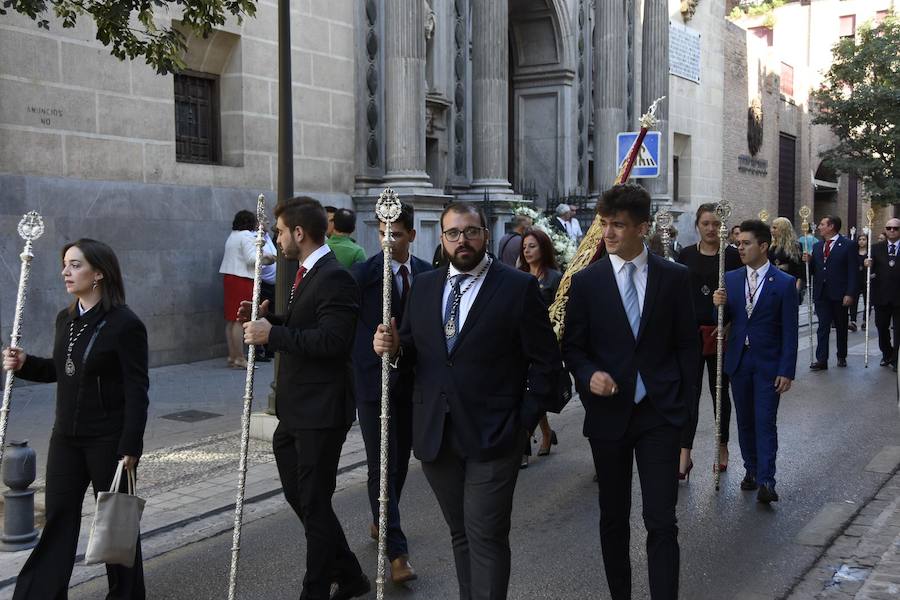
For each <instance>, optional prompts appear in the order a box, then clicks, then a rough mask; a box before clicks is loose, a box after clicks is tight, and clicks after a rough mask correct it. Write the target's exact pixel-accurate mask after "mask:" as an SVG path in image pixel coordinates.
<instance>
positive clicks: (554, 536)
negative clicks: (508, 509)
mask: <svg viewBox="0 0 900 600" xmlns="http://www.w3.org/2000/svg"><path fill="white" fill-rule="evenodd" d="M855 337H856V338H859V336H858V335H857V336H855ZM860 340H861V338H860V339H859V340H857V339H855V338H854V337H853V336H852V337H851V343H852V342H858V341H860ZM860 354H861V347H859V346H857V347H856V348H854V349H851V357H850V367H849V368H847V369H837V368H832V369H831V370H829V371H827V372H823V373H809V372H808V371H807V369H806V368H805V359H804V356H805V354H804V352H802V351H801V359H800V361H799V362H800V365H799V366H800V368H799V369H798V380H797V381H796V382H795V387H794V389H793V390H792V391H791V392H790V393H789V394H787V395H786V396H784V397H783V399H782V404H781V409H780V411H779V433H780V438H781V439H780V450H779V455H778V481H779V483H778V491H779V494H780V495H781V501H780V502H779V503H777V504H773V505H771V507H765V506H762V505H759V504H757V503H756V501H755V494H752V493H746V492H741V491H740V490H739V488H738V483H739V481H740V479H741V477H742V476H743V469H742V468H741V463H740V459H739V457H738V446H737V434H736V432H735V428H734V422H733V419H732V442H731V450H732V455H731V456H732V460H731V466H730V467H729V470H728V472H727V473H725V474H723V478H722V489H721V491H720V492H719V493H718V494H717V493H715V492H714V490H713V482H712V462H713V448H714V437H713V428H712V410H711V408H710V400H709V397H708V395H707V396H704V398H702V399H701V421H700V428H699V430H698V434H697V441H696V444H695V452H694V456H695V458H694V460H695V462H696V467H695V469H694V472H693V474H692V477H691V479H690V481H689V482H688V483H687V484H682V485H681V489H680V496H679V504H678V515H679V525H680V535H679V540H680V543H681V594H680V597H682V598H686V599H690V600H695V599H707V598H708V599H716V600H720V599H755V600H756V599H763V598H778V597H781V596H782V595H783V594H785V593H786V592H787V591H788V590H789V589H790V587H791V585H792V584H793V583H794V582H795V581H796V580H797V579H798V578H799V577H800V576H801V575H802V574H803V573H804V572H805V571H806V570H807V569H808V568H809V567H810V566H811V565H812V564H813V562H814V560H815V559H816V557H817V556H818V555H819V554H820V553H821V551H822V549H821V548H820V547H809V546H801V545H798V544H796V543H795V542H794V538H795V536H796V535H797V533H798V532H799V531H800V530H801V529H802V528H803V526H804V525H805V524H807V523H808V522H809V521H810V519H811V518H812V517H813V516H814V515H816V513H817V512H818V511H819V510H820V509H821V508H822V506H823V505H824V504H825V503H827V502H844V503H853V505H854V506H856V507H859V506H861V505H862V504H863V503H865V501H866V500H868V499H869V498H870V497H871V496H872V495H873V494H874V492H875V490H877V488H878V487H879V486H880V484H881V483H882V482H883V481H884V480H885V479H886V478H887V476H886V475H882V474H876V473H870V472H866V471H864V468H865V466H866V465H867V463H868V462H869V461H870V460H871V459H872V457H873V456H874V455H875V454H876V453H878V451H879V450H881V449H882V447H883V446H885V445H896V444H897V443H898V439H900V435H898V433H900V427H898V413H897V400H896V392H895V390H896V379H895V376H894V374H892V373H891V372H890V371H889V370H887V369H884V368H879V367H878V366H877V359H876V360H875V361H874V363H873V365H872V366H870V367H869V369H867V370H864V369H863V366H862V356H861V355H860ZM582 418H583V409H582V408H581V406H580V405H578V404H575V405H571V406H569V407H567V409H566V411H565V412H564V413H563V414H562V415H558V416H552V417H551V422H552V424H553V427H554V428H555V429H556V431H557V432H558V434H559V439H560V445H559V446H557V447H555V448H554V451H553V454H552V455H551V456H550V457H548V458H540V459H534V460H533V463H532V466H531V467H530V468H529V469H527V470H525V471H522V472H521V474H520V478H519V483H518V487H517V490H516V502H515V508H514V514H513V531H512V535H511V544H512V548H513V567H512V578H511V583H510V593H509V597H510V598H511V599H519V598H521V599H526V598H527V599H532V598H547V599H555V600H556V599H585V598H592V599H593V598H608V597H609V594H608V590H607V588H606V581H605V578H604V574H603V568H602V563H601V556H600V547H599V540H598V533H597V530H598V518H599V517H598V512H599V511H598V508H597V501H596V485H597V484H595V483H593V481H592V463H591V459H590V452H589V447H588V444H587V442H586V440H585V439H584V438H583V437H582V435H581V422H582ZM334 504H335V508H336V511H337V513H338V515H339V517H340V518H341V521H342V523H343V525H344V530H345V531H346V532H347V536H348V539H349V541H350V545H351V547H352V548H353V550H354V551H355V552H356V553H357V556H358V557H359V559H360V561H361V563H362V564H363V566H364V569H365V570H366V571H367V572H368V573H369V574H370V577H372V580H373V585H374V572H375V556H376V547H375V544H374V543H373V542H372V541H371V540H370V539H369V537H368V524H369V522H370V520H371V519H370V515H369V510H368V503H367V501H366V495H365V488H364V486H363V485H362V484H358V485H354V486H351V487H348V488H347V489H345V490H344V491H342V492H339V493H338V494H337V495H336V496H335V499H334ZM401 509H402V511H403V512H402V514H403V522H404V528H405V531H406V533H407V536H408V537H409V540H410V549H411V561H412V563H413V564H414V565H415V567H416V568H417V570H418V572H419V574H420V579H419V580H418V581H415V582H412V583H411V584H410V585H409V586H408V587H395V586H392V585H388V589H387V594H386V596H387V597H389V598H413V597H415V598H423V599H428V600H438V599H452V598H456V597H458V595H457V594H458V592H457V587H456V581H455V574H454V567H453V559H452V554H451V549H450V540H449V534H448V530H447V527H446V525H445V523H444V521H443V519H442V517H441V514H440V512H439V510H438V508H437V505H436V502H435V500H434V497H433V495H432V494H431V491H430V489H429V488H428V486H427V483H426V481H425V479H424V477H423V475H422V472H421V469H420V468H419V465H418V464H414V465H413V466H412V468H411V472H410V476H409V479H408V483H407V488H406V490H405V492H404V496H403V502H402V504H401ZM640 510H641V500H640V494H639V488H638V484H637V480H636V481H635V491H634V505H633V514H632V561H633V567H634V597H635V598H646V597H649V593H648V591H647V575H646V562H645V554H644V550H643V547H644V542H645V534H644V530H643V524H642V522H641V518H640ZM230 547H231V535H230V532H226V533H225V534H222V535H219V536H216V537H213V538H210V539H207V540H204V541H202V542H198V543H195V544H192V545H189V546H186V547H183V548H181V549H179V550H176V551H173V552H170V553H168V554H165V555H162V556H160V557H157V558H155V559H152V560H149V561H147V562H146V564H145V571H146V578H147V589H148V598H151V599H154V600H168V599H192V600H201V599H207V598H209V599H222V598H225V597H226V593H225V591H226V588H227V577H228V566H229V560H230ZM303 561H304V542H303V535H302V529H301V526H300V524H299V522H298V521H297V519H296V518H295V517H294V515H293V513H291V512H290V510H288V509H287V508H286V509H285V510H284V511H281V512H279V513H277V514H275V515H273V516H271V517H268V518H265V519H261V520H259V521H256V522H253V523H250V524H249V525H247V526H246V527H245V529H244V542H243V544H242V552H241V570H240V587H239V594H238V595H239V597H240V598H248V599H250V598H252V599H266V600H281V599H288V598H292V599H293V598H297V597H298V596H299V594H300V582H301V579H302V577H303V572H304V566H303V564H304V563H303ZM105 589H106V583H105V580H104V579H100V580H94V581H92V582H88V583H86V584H84V585H81V586H79V587H78V588H75V589H73V590H72V592H71V593H70V598H73V599H82V598H84V599H87V598H100V597H103V595H104V593H105ZM370 597H371V598H374V597H375V595H374V592H373V593H372V594H371V596H370Z"/></svg>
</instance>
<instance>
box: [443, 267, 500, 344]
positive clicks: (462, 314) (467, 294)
mask: <svg viewBox="0 0 900 600" xmlns="http://www.w3.org/2000/svg"><path fill="white" fill-rule="evenodd" d="M487 261H488V256H487V254H485V255H484V257H483V258H482V259H481V262H479V263H478V264H477V265H475V268H474V269H472V270H471V271H460V270H459V269H457V268H456V267H454V266H453V263H450V277H453V276H454V275H459V274H460V273H466V274H468V275H471V276H472V277H470V278H468V279H466V280H465V281H463V282H462V283H461V284H460V290H461V291H463V290H464V293H463V295H462V298H460V300H459V330H460V331H462V329H463V327H464V326H465V324H466V317H468V316H469V309H470V308H472V304H473V303H474V302H475V298H476V297H477V296H478V291H479V290H480V289H481V284H483V283H484V278H485V277H487V272H488V269H485V271H484V273H482V274H481V277H479V278H478V279H476V280H475V281H474V282H473V281H472V279H473V278H474V277H475V276H476V275H478V273H479V272H480V271H481V269H482V268H483V267H484V265H486V264H487ZM450 277H448V278H447V281H446V283H444V295H443V298H442V302H441V320H442V321H443V319H444V316H445V315H444V309H446V307H447V298H449V297H450V292H451V290H452V289H453V284H451V283H450ZM467 287H468V289H466V288H467Z"/></svg>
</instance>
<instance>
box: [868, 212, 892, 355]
mask: <svg viewBox="0 0 900 600" xmlns="http://www.w3.org/2000/svg"><path fill="white" fill-rule="evenodd" d="M884 237H885V240H884V241H883V242H878V243H877V244H872V254H871V258H869V259H867V260H866V266H867V267H868V266H869V265H870V264H871V266H872V305H873V306H874V307H875V326H876V327H877V328H878V348H879V349H880V350H881V366H882V367H886V366H889V365H890V366H891V368H893V369H894V371H896V370H897V348H898V347H900V219H890V220H888V222H887V223H885V225H884ZM892 323H893V334H894V335H893V338H894V339H893V342H892V341H891V329H892V327H891V324H892Z"/></svg>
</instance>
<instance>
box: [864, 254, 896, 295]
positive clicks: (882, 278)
mask: <svg viewBox="0 0 900 600" xmlns="http://www.w3.org/2000/svg"><path fill="white" fill-rule="evenodd" d="M897 254H898V256H894V257H891V256H888V243H887V242H886V241H884V242H878V243H876V244H872V304H873V305H874V306H900V252H898V253H897ZM891 260H893V261H894V266H893V267H892V266H891V263H890V261H891ZM862 285H865V277H863V284H862Z"/></svg>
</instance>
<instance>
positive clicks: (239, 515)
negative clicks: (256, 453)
mask: <svg viewBox="0 0 900 600" xmlns="http://www.w3.org/2000/svg"><path fill="white" fill-rule="evenodd" d="M256 221H257V223H258V227H257V229H256V268H255V270H254V272H253V296H252V300H251V303H250V304H251V308H250V320H251V321H255V320H256V319H257V318H258V317H259V290H260V281H261V279H262V266H263V265H262V259H263V246H265V245H266V236H265V233H266V197H265V196H263V195H262V194H260V195H259V198H257V199H256ZM255 368H256V346H253V345H250V347H249V348H248V350H247V379H246V380H245V382H244V412H243V413H242V414H241V453H240V459H239V461H238V490H237V497H236V498H235V500H234V533H233V535H232V539H231V571H230V572H229V575H228V600H234V595H235V592H236V591H237V570H238V558H239V556H240V553H241V521H242V520H243V517H244V491H245V489H246V487H247V453H248V450H249V447H250V408H251V407H252V406H253V370H254V369H255Z"/></svg>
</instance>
